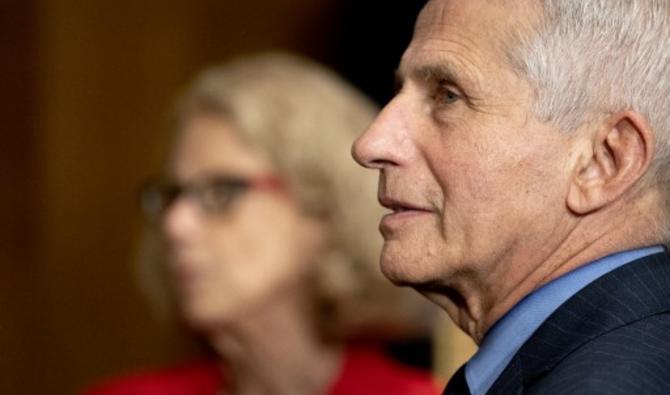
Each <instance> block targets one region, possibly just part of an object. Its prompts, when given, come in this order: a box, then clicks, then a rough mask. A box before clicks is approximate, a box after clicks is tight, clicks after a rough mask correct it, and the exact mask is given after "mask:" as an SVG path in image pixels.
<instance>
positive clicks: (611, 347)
mask: <svg viewBox="0 0 670 395" xmlns="http://www.w3.org/2000/svg"><path fill="white" fill-rule="evenodd" d="M398 76H399V79H400V82H401V86H402V87H401V89H400V91H399V93H398V94H397V96H396V97H395V98H394V99H393V100H392V101H391V102H390V103H389V104H388V105H387V106H386V108H385V109H384V110H383V111H382V113H381V114H380V115H379V117H378V118H377V120H376V121H375V122H374V123H373V124H372V125H371V126H370V128H369V129H368V130H367V131H366V132H365V133H364V134H363V135H362V136H361V137H360V138H359V139H358V140H357V141H356V142H355V144H354V147H353V154H354V157H355V159H356V160H357V161H358V162H359V163H360V164H362V165H363V166H365V167H368V168H371V169H378V170H379V171H380V180H379V201H380V203H381V204H382V205H383V206H385V207H387V208H388V209H390V210H391V212H390V213H389V214H387V215H386V216H384V218H383V219H382V221H381V224H380V230H381V233H382V235H383V237H384V240H385V243H384V247H383V250H382V253H381V267H382V270H383V272H384V274H385V275H386V276H387V277H388V278H389V279H391V280H392V281H393V282H394V283H397V284H400V285H410V286H412V287H414V288H416V289H417V290H418V291H419V292H421V293H423V294H424V295H425V296H426V297H428V298H429V299H431V300H433V301H434V302H435V303H437V304H438V305H440V306H441V307H443V308H444V309H445V310H446V311H447V313H448V314H449V315H450V317H451V318H452V319H453V320H454V321H455V322H456V323H457V324H458V325H459V326H460V327H461V328H462V329H463V330H464V331H466V332H467V333H468V334H469V335H470V336H472V338H474V339H475V341H476V342H477V343H478V344H479V345H480V349H479V351H478V352H477V354H475V356H474V357H473V358H472V359H471V360H470V361H469V362H468V363H467V364H466V365H465V366H464V368H461V369H460V370H459V372H458V373H456V375H455V376H454V377H453V378H452V380H451V381H450V383H449V385H448V387H447V389H446V390H445V393H446V394H467V393H471V394H474V395H479V394H520V393H532V394H634V393H635V394H669V393H670V257H669V256H668V254H667V251H666V250H665V249H664V247H662V244H663V242H664V241H666V240H668V238H669V237H668V236H669V235H670V225H669V224H668V216H667V214H668V210H667V206H668V196H670V195H669V189H670V180H669V179H670V172H669V171H668V163H669V161H670V2H669V1H661V0H655V1H654V0H626V1H624V0H607V1H605V0H579V1H577V0H514V1H512V0H507V1H505V0H467V1H463V0H430V1H429V3H428V4H427V5H426V7H425V8H424V9H423V11H422V12H421V14H420V16H419V18H418V21H417V24H416V28H415V32H414V37H413V40H412V42H411V43H410V45H409V48H408V49H407V50H406V52H405V54H404V55H403V57H402V60H401V63H400V67H399V70H398Z"/></svg>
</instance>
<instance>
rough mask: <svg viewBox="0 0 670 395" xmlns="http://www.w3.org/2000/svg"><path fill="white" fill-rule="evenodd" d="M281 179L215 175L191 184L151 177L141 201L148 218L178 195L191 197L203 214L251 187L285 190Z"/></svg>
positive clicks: (219, 208)
mask: <svg viewBox="0 0 670 395" xmlns="http://www.w3.org/2000/svg"><path fill="white" fill-rule="evenodd" d="M284 188H285V184H284V181H283V180H282V179H281V178H279V177H276V176H274V175H265V176H260V177H253V178H243V177H237V176H228V175H221V176H214V177H209V178H206V179H204V180H201V181H198V182H192V183H181V184H180V183H175V182H171V181H166V180H151V181H148V182H146V183H145V184H144V186H143V187H142V189H141V190H140V203H141V206H142V211H143V212H144V215H145V216H146V217H147V219H149V220H152V221H155V220H158V219H160V218H161V217H162V216H163V215H164V214H165V212H166V211H167V210H168V208H169V207H170V206H171V205H172V204H173V203H174V202H175V201H176V200H178V199H179V198H180V197H187V198H189V199H192V201H194V202H195V203H196V204H197V205H198V207H199V208H200V209H201V210H202V212H203V213H205V214H222V213H225V212H227V211H228V210H229V209H230V207H231V205H232V204H233V202H234V201H235V200H236V199H237V198H238V197H239V196H240V195H241V194H242V193H244V192H247V191H249V190H251V189H259V190H284Z"/></svg>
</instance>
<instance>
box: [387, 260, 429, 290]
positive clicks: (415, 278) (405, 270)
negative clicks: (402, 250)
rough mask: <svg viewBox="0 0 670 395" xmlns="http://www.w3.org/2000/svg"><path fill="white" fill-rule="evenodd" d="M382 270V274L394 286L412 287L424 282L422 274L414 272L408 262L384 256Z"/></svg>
mask: <svg viewBox="0 0 670 395" xmlns="http://www.w3.org/2000/svg"><path fill="white" fill-rule="evenodd" d="M380 268H381V271H382V274H384V276H385V277H386V278H387V279H388V280H389V281H390V282H392V283H393V284H394V285H397V286H401V287H412V286H414V285H416V284H420V283H421V282H422V279H421V278H420V273H416V272H413V271H412V264H411V263H409V262H407V261H404V260H403V261H399V260H396V259H390V258H389V257H385V256H384V255H382V258H381V261H380Z"/></svg>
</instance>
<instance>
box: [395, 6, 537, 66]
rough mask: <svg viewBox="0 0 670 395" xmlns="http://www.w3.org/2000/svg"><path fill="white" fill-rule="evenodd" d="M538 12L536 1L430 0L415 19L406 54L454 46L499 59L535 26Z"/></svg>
mask: <svg viewBox="0 0 670 395" xmlns="http://www.w3.org/2000/svg"><path fill="white" fill-rule="evenodd" d="M540 9H541V8H540V6H539V2H538V1H537V0H430V1H429V2H428V3H427V4H426V6H425V7H424V8H423V9H422V10H421V13H420V14H419V16H418V18H417V22H416V25H415V28H414V35H413V38H412V42H411V44H410V48H408V51H410V50H412V49H417V48H416V47H425V46H430V47H431V48H438V47H439V46H440V44H441V43H443V44H449V43H454V42H457V43H458V44H459V45H460V46H462V48H461V49H463V50H465V51H478V52H482V53H490V54H491V56H495V57H497V58H501V57H504V55H505V54H506V53H505V52H506V51H507V50H508V49H509V45H514V40H515V38H516V37H518V33H519V32H521V31H527V30H528V29H531V28H532V26H533V25H535V24H536V23H537V22H538V19H539V18H538V16H539V15H540V14H541V13H540V12H539V10H540ZM413 47H415V48H413Z"/></svg>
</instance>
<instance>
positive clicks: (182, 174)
mask: <svg viewBox="0 0 670 395" xmlns="http://www.w3.org/2000/svg"><path fill="white" fill-rule="evenodd" d="M375 112H376V109H375V107H374V106H373V105H372V104H371V103H370V102H369V101H368V100H367V99H365V98H364V97H362V96H361V95H360V94H359V93H357V92H356V91H355V90H354V89H352V88H351V87H350V86H348V85H346V84H345V83H344V82H343V81H341V80H340V79H338V78H337V77H336V76H335V75H333V74H332V73H330V72H328V71H327V70H324V69H323V68H321V67H319V66H317V65H315V64H313V63H311V62H308V61H306V60H303V59H299V58H296V57H292V56H289V55H284V54H265V55H260V56H256V57H251V58H246V59H242V60H238V61H236V62H233V63H230V64H228V65H225V66H223V67H218V68H214V69H211V70H208V71H205V72H204V73H203V74H202V75H200V76H199V77H198V78H197V79H196V81H195V83H194V84H193V85H192V86H191V88H190V89H189V90H188V91H187V92H186V94H185V95H184V96H183V98H182V100H181V101H180V102H179V106H178V109H177V111H176V120H175V121H176V122H175V125H176V128H175V130H176V136H175V139H174V144H173V147H172V151H171V154H170V156H169V159H168V162H167V169H166V175H165V177H164V178H162V179H161V180H160V181H155V182H153V183H151V184H149V185H148V186H147V187H146V188H145V189H144V192H143V207H144V210H145V213H146V214H147V216H148V217H149V219H150V220H152V221H153V222H154V223H155V225H156V226H155V227H156V229H157V230H158V231H159V232H158V234H159V239H160V240H159V241H158V242H157V243H154V242H147V244H146V245H145V246H144V249H145V252H146V254H145V255H147V259H145V261H146V263H147V269H149V271H150V272H151V271H153V272H154V274H153V275H149V276H147V278H149V279H159V281H158V282H156V283H155V284H154V285H153V286H151V287H149V288H150V289H152V290H153V291H154V293H155V294H160V292H159V291H160V289H161V287H160V285H161V284H169V287H167V290H168V291H170V292H168V293H166V294H164V295H163V296H159V297H158V298H157V299H158V300H167V296H168V295H170V296H171V297H172V298H173V299H172V300H174V301H175V305H176V306H177V307H178V310H179V312H180V315H181V317H183V319H184V321H185V322H186V323H187V324H188V326H189V327H190V328H192V329H193V330H194V331H195V332H196V333H197V334H199V335H200V336H202V337H203V338H204V339H205V340H206V342H207V343H208V344H209V345H211V348H212V349H213V350H214V352H215V355H216V358H214V359H213V360H204V361H199V362H196V363H188V364H186V365H184V366H180V367H176V368H173V369H168V370H165V371H160V372H153V373H147V374H141V375H136V376H133V377H129V378H125V379H120V380H116V381H112V382H110V383H108V384H105V385H103V386H101V387H99V388H98V389H94V390H92V391H90V392H88V394H89V395H94V394H95V395H103V394H142V395H148V394H203V395H205V394H207V395H209V394H211V395H214V394H274V395H276V394H290V395H301V394H309V395H314V394H342V395H344V394H347V395H353V394H377V393H379V394H386V395H389V394H391V395H392V394H436V393H437V391H436V390H435V389H434V386H433V383H432V381H431V378H430V377H429V375H428V374H427V373H425V372H422V371H418V370H414V369H412V368H409V367H406V366H404V365H401V364H399V363H397V362H395V361H394V360H392V359H390V358H389V357H387V356H386V355H385V354H384V353H383V351H382V348H381V347H380V346H379V344H380V343H379V341H372V340H373V339H379V340H389V339H394V338H395V339H397V338H402V337H408V336H412V335H417V334H428V332H429V330H430V323H431V318H432V310H433V309H432V307H431V306H430V305H429V304H428V303H427V302H425V301H424V300H423V299H422V298H420V297H418V296H417V295H415V294H414V293H413V292H412V291H410V290H406V289H399V288H395V287H393V286H392V285H391V284H389V283H388V282H387V280H385V279H384V278H382V276H381V275H380V274H379V271H378V268H377V260H378V254H379V248H380V245H381V244H380V240H379V236H378V232H377V231H376V229H375V228H376V224H377V222H378V218H379V216H380V212H379V208H378V206H377V204H376V198H375V196H376V177H375V176H374V175H370V174H367V172H365V171H362V170H359V168H358V167H357V166H356V165H355V164H354V162H353V160H352V159H351V158H350V155H349V147H350V145H351V142H352V140H353V139H354V137H355V136H356V135H357V134H358V133H360V132H361V131H362V130H363V129H364V128H365V127H366V126H367V124H368V123H369V122H370V121H371V120H372V118H373V116H374V114H375ZM160 255H164V258H165V259H164V260H163V259H159V258H160ZM161 261H165V262H166V263H160V262H161ZM164 268H166V269H168V270H167V278H163V279H161V277H160V276H158V275H156V273H158V272H160V271H161V270H162V269H164ZM163 288H164V287H163Z"/></svg>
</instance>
